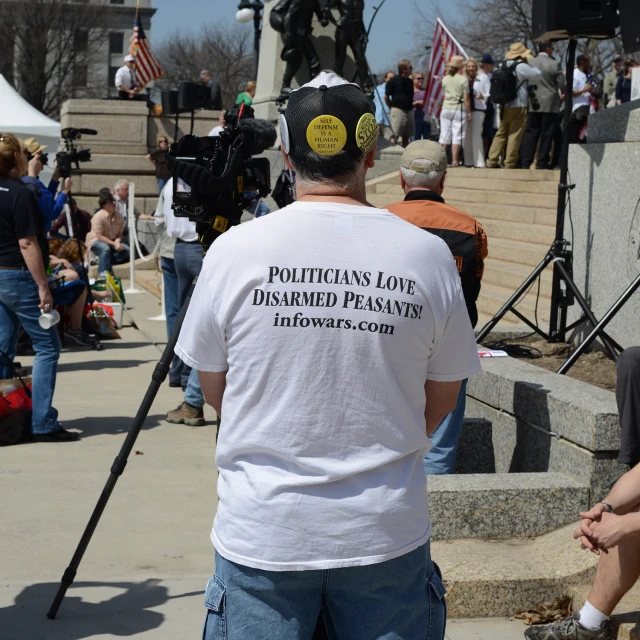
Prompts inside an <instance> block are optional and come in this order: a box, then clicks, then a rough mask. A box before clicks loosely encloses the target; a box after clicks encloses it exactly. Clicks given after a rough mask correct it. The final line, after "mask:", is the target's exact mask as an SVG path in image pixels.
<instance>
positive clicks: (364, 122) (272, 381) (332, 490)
mask: <svg viewBox="0 0 640 640" xmlns="http://www.w3.org/2000/svg"><path fill="white" fill-rule="evenodd" d="M373 111H374V109H373V105H372V103H371V102H370V101H369V100H368V99H367V97H366V95H365V94H364V93H363V91H362V90H361V89H360V88H359V87H358V86H357V85H355V84H351V83H348V82H347V81H346V80H344V79H343V78H340V77H339V76H337V75H336V74H334V73H333V72H322V73H321V74H320V75H319V76H317V77H316V78H315V79H314V80H312V81H311V82H310V83H308V84H306V85H304V86H303V87H302V88H300V89H297V90H295V91H292V93H291V97H290V99H289V103H288V106H287V110H286V113H285V115H284V116H283V117H282V118H281V135H282V148H283V154H284V158H285V162H286V164H287V166H288V167H289V168H290V169H293V170H295V171H296V182H297V196H298V200H297V202H295V203H294V204H292V205H290V206H288V207H286V208H285V209H282V210H280V211H277V212H275V213H273V214H272V215H269V216H265V217H264V218H260V219H259V220H256V221H253V222H251V223H249V224H244V225H239V226H236V227H234V228H232V229H231V230H230V231H228V232H226V233H225V234H224V235H223V236H222V237H221V238H219V239H218V240H216V242H215V244H214V246H213V248H212V249H211V251H210V252H209V253H208V254H207V257H206V259H205V261H204V265H203V268H202V273H201V275H200V278H199V280H198V284H197V287H196V290H195V293H194V296H193V299H192V302H191V305H190V308H189V311H188V314H187V316H186V319H185V323H184V326H183V328H182V332H181V334H180V339H179V342H178V346H177V347H176V353H177V354H178V355H179V356H180V357H181V358H182V359H183V360H184V361H185V362H187V363H188V364H189V365H191V366H192V367H194V368H196V369H197V370H198V371H199V374H200V383H201V385H202V390H203V392H204V396H205V398H206V400H207V402H208V403H209V404H211V405H212V406H213V407H214V408H215V409H216V411H217V412H218V415H221V424H220V431H219V439H218V447H217V453H216V463H217V468H218V470H219V474H220V475H219V479H218V494H219V497H220V501H219V505H218V511H217V514H216V517H215V522H214V527H213V533H212V541H213V543H214V545H215V548H216V563H215V576H214V577H213V578H211V580H210V581H209V584H208V586H207V590H206V598H205V606H206V607H207V608H208V610H209V611H208V613H207V620H206V627H205V631H204V635H203V637H204V638H205V639H206V640H213V639H214V638H219V637H221V636H220V635H219V629H220V625H221V624H224V625H225V626H226V629H227V633H228V636H229V637H230V638H231V637H233V638H236V639H237V640H256V639H259V638H266V637H269V638H276V637H277V638H310V637H311V636H312V634H313V632H314V629H315V627H316V622H317V620H318V616H319V615H320V614H321V613H322V615H323V616H324V620H325V622H326V623H327V624H329V626H330V629H331V636H332V637H338V638H382V637H385V638H391V637H393V638H403V639H405V640H425V639H430V640H436V639H437V640H441V638H442V637H443V636H444V618H445V603H444V594H445V589H444V586H443V584H442V581H441V579H440V577H439V575H438V572H437V570H436V568H435V566H434V564H433V562H432V560H431V557H430V544H429V538H430V531H431V525H430V520H429V514H428V506H427V505H428V500H427V487H426V475H425V473H424V467H423V464H422V457H423V455H424V453H425V452H426V451H427V450H428V449H429V448H430V446H431V445H430V441H429V437H428V436H429V434H430V433H432V432H433V431H434V429H435V428H436V427H437V425H438V424H439V423H440V421H441V419H442V418H443V417H444V416H445V415H446V414H447V413H449V412H450V411H451V410H453V408H454V407H455V404H456V399H457V396H458V392H459V390H460V381H461V380H463V379H464V378H466V377H468V376H469V375H474V374H476V373H478V372H479V371H480V364H479V360H478V355H477V347H476V345H475V341H474V336H473V331H472V329H471V324H470V322H469V315H468V313H467V309H466V306H465V302H464V298H463V295H462V291H461V287H460V278H459V277H458V274H457V270H456V266H455V262H454V260H453V258H452V256H451V252H450V251H449V249H448V248H447V246H446V244H445V243H444V242H442V241H441V240H440V239H438V238H436V237H435V236H433V235H432V234H428V233H424V232H423V231H422V230H421V229H418V228H417V227H415V226H413V225H411V224H408V223H406V222H404V221H403V220H400V219H399V218H398V217H397V216H395V215H393V214H391V213H390V212H389V211H385V210H378V209H375V208H374V207H372V206H371V205H369V204H368V203H367V200H366V187H365V179H366V174H367V171H368V170H369V169H371V168H372V167H373V166H374V158H375V152H376V142H377V138H378V127H377V124H376V119H375V115H374V113H373ZM425 256H427V260H425ZM381 593H384V597H381V595H380V594H381ZM354 612H357V613H358V614H359V615H354ZM364 612H366V613H364Z"/></svg>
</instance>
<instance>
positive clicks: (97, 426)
mask: <svg viewBox="0 0 640 640" xmlns="http://www.w3.org/2000/svg"><path fill="white" fill-rule="evenodd" d="M140 400H141V401H142V395H141V396H140ZM164 418H165V416H164V414H159V415H153V416H147V419H146V420H145V421H144V426H143V427H142V430H143V431H146V430H148V429H153V428H155V427H158V426H160V425H161V424H162V423H163V422H164V421H165V420H164ZM133 419H134V416H133V415H130V416H106V417H97V416H89V417H86V418H78V419H77V420H64V416H62V424H63V426H64V428H65V429H77V430H78V431H81V434H80V437H81V438H89V437H90V436H99V435H103V434H106V435H111V436H113V435H118V434H121V433H127V432H128V431H129V429H130V428H131V424H132V423H133Z"/></svg>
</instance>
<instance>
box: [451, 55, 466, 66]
mask: <svg viewBox="0 0 640 640" xmlns="http://www.w3.org/2000/svg"><path fill="white" fill-rule="evenodd" d="M449 66H450V67H453V68H454V69H462V67H464V58H463V57H462V56H453V57H452V58H451V60H449Z"/></svg>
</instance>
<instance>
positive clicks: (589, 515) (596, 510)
mask: <svg viewBox="0 0 640 640" xmlns="http://www.w3.org/2000/svg"><path fill="white" fill-rule="evenodd" d="M605 511H607V507H605V506H604V505H603V504H602V503H600V504H597V505H596V506H595V507H593V509H591V510H590V511H583V512H582V513H581V514H580V517H581V518H582V519H583V520H589V521H591V522H594V521H595V520H600V517H601V516H602V514H603V513H604V512H605Z"/></svg>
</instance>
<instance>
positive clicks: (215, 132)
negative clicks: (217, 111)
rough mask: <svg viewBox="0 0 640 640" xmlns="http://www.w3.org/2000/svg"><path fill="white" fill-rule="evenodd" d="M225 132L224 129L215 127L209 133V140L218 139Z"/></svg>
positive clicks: (219, 126)
mask: <svg viewBox="0 0 640 640" xmlns="http://www.w3.org/2000/svg"><path fill="white" fill-rule="evenodd" d="M223 131H224V127H223V126H221V125H218V126H217V127H213V129H211V131H209V138H217V137H218V136H219V135H220V134H221V133H222V132H223Z"/></svg>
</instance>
